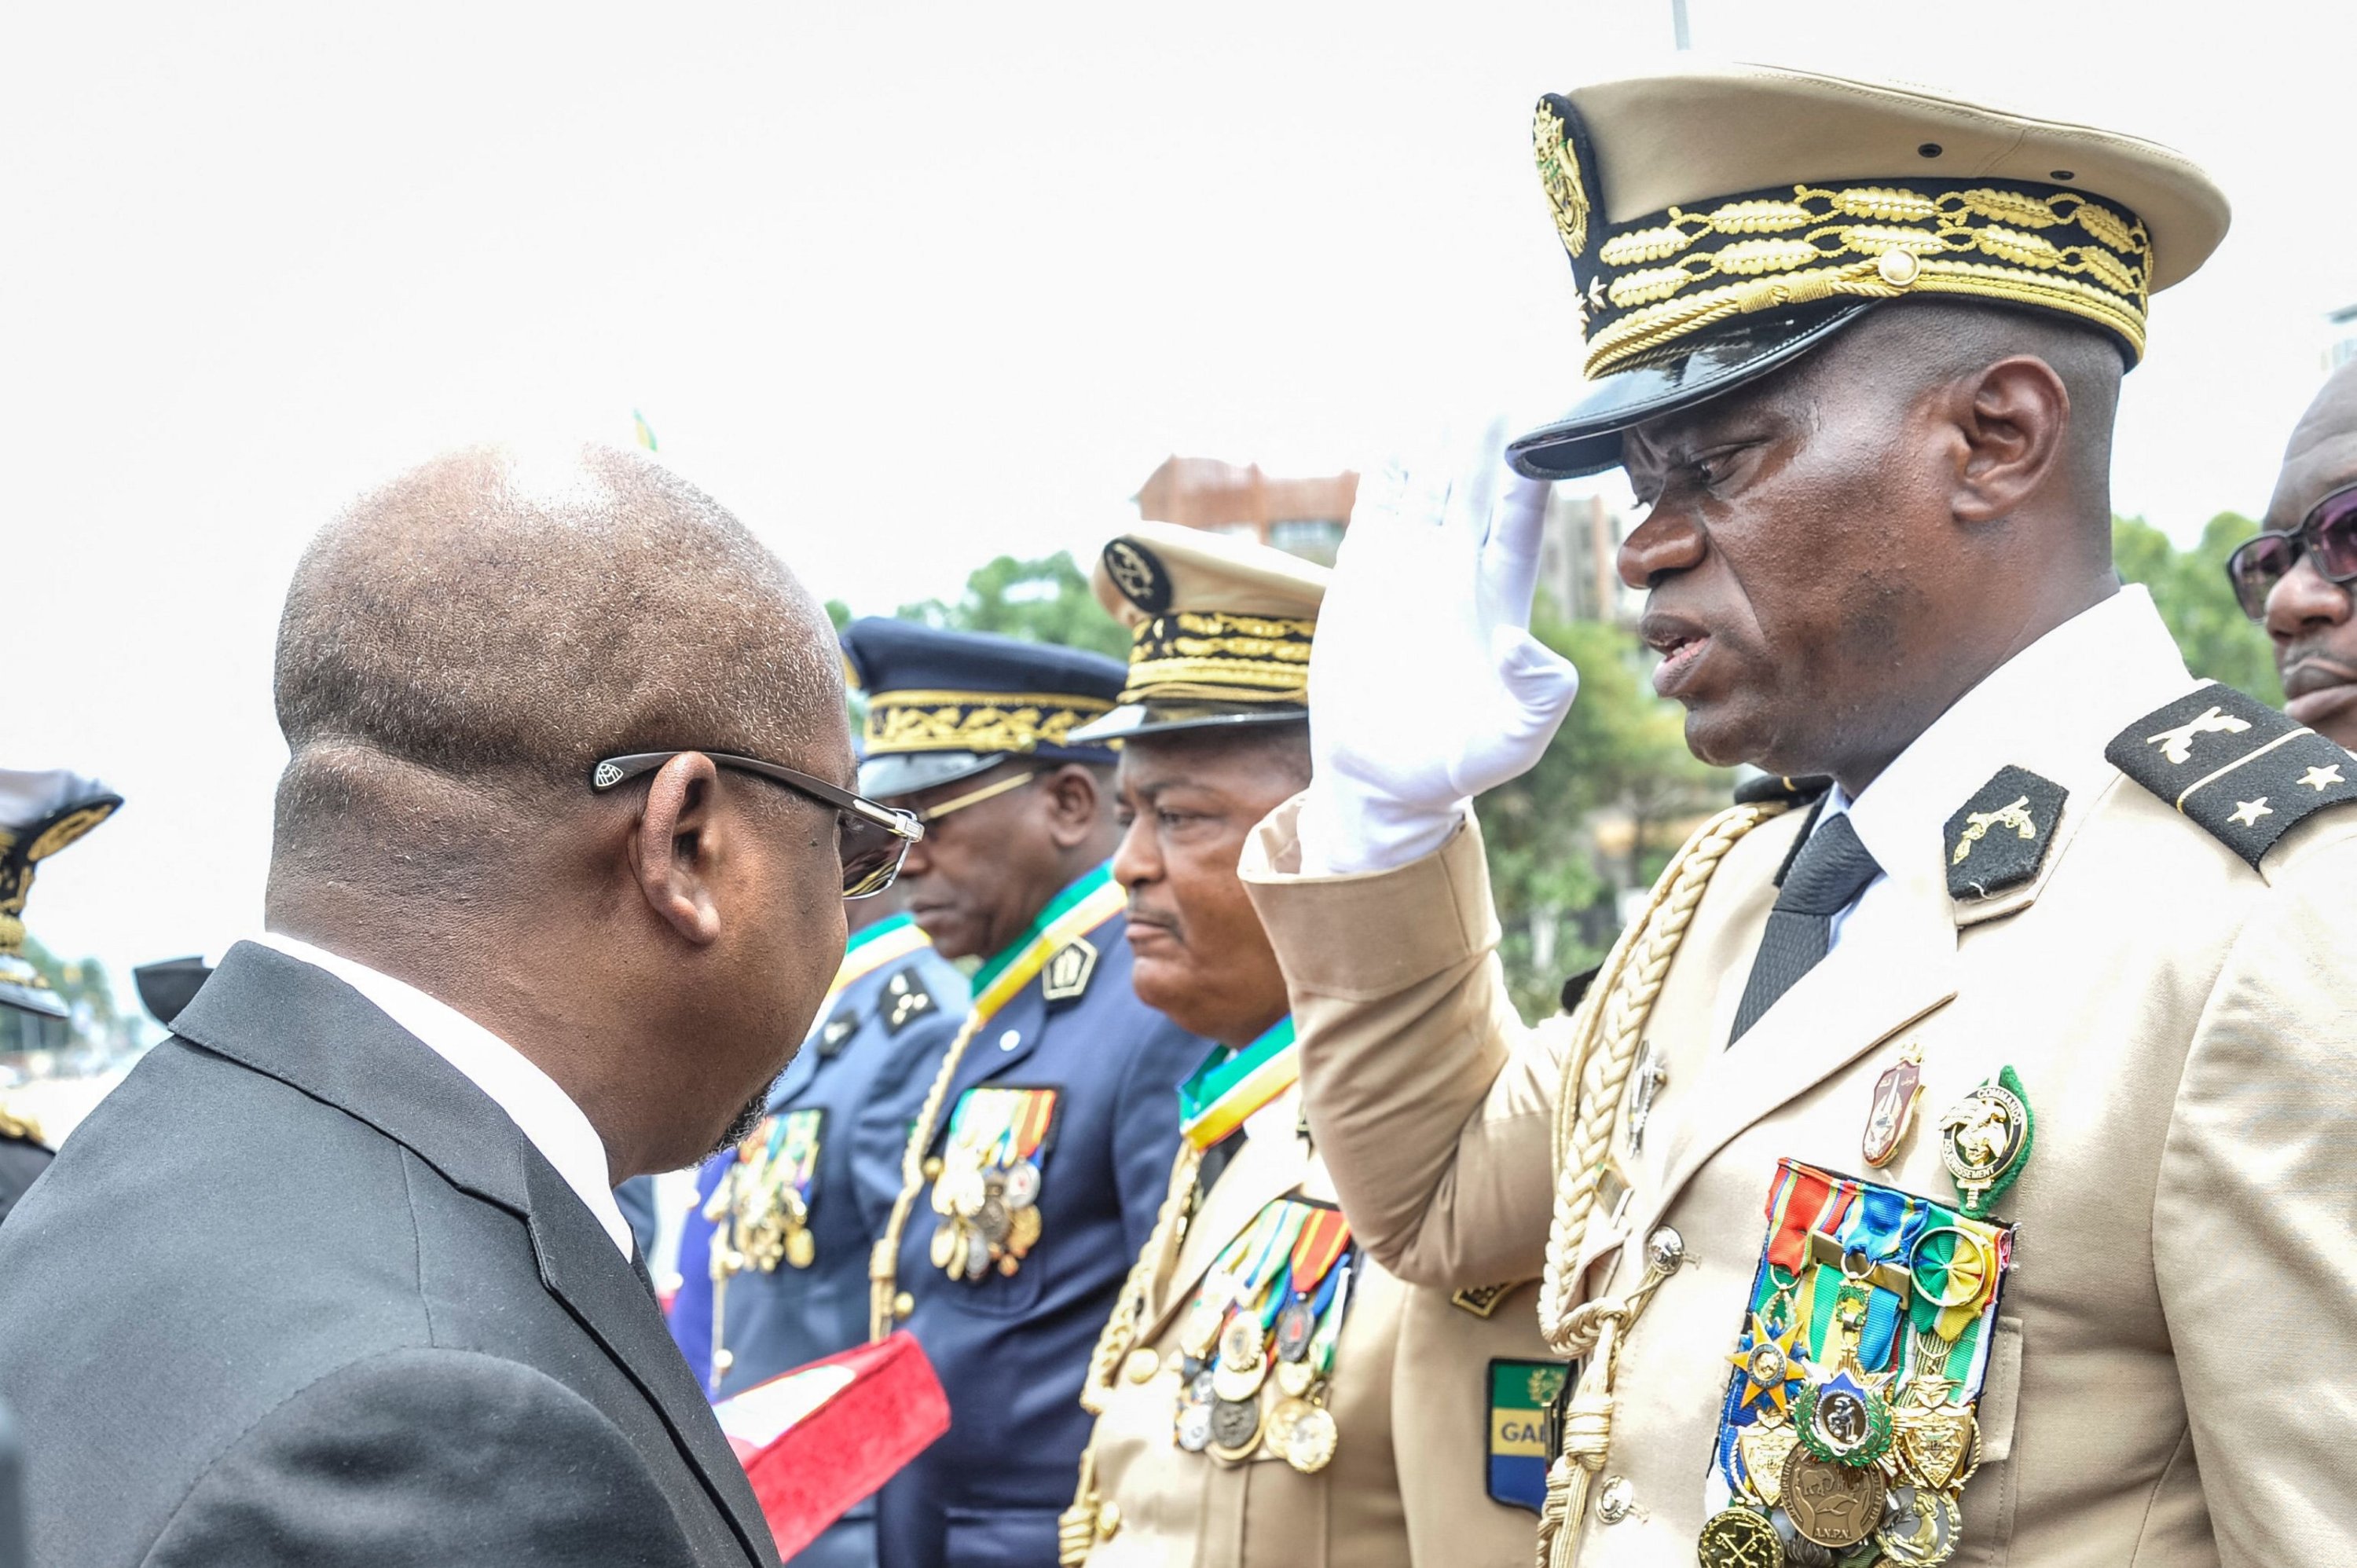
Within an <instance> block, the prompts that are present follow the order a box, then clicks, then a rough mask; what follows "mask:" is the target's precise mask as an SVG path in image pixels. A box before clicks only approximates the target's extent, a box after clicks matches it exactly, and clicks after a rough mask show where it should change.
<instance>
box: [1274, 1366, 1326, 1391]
mask: <svg viewBox="0 0 2357 1568" xmlns="http://www.w3.org/2000/svg"><path fill="white" fill-rule="evenodd" d="M1317 1380H1318V1374H1317V1373H1316V1372H1315V1371H1313V1370H1311V1369H1310V1366H1309V1363H1308V1362H1307V1361H1279V1362H1278V1363H1277V1364H1276V1386H1277V1390H1278V1391H1280V1392H1281V1393H1283V1394H1284V1395H1285V1396H1286V1398H1288V1399H1301V1398H1304V1397H1306V1396H1307V1395H1308V1392H1309V1389H1310V1385H1311V1384H1313V1383H1315V1382H1317Z"/></svg>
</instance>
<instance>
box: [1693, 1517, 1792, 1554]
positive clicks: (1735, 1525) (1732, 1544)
mask: <svg viewBox="0 0 2357 1568" xmlns="http://www.w3.org/2000/svg"><path fill="white" fill-rule="evenodd" d="M1695 1557H1696V1558H1698V1559H1699V1560H1700V1561H1701V1563H1702V1568H1783V1564H1784V1538H1783V1537H1782V1536H1781V1535H1778V1534H1777V1533H1776V1527H1775V1526H1774V1525H1772V1524H1770V1523H1769V1522H1768V1520H1767V1518H1766V1517H1765V1516H1764V1515H1761V1514H1757V1513H1754V1512H1753V1511H1752V1510H1751V1509H1743V1508H1734V1509H1720V1510H1719V1511H1718V1512H1717V1513H1715V1514H1713V1515H1711V1516H1710V1518H1708V1519H1707V1520H1704V1521H1703V1527H1702V1539H1701V1540H1700V1541H1697V1542H1695Z"/></svg>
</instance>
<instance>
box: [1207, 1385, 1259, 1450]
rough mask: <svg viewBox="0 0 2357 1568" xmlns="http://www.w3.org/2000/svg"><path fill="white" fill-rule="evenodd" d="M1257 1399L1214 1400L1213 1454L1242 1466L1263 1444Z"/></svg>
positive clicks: (1212, 1418)
mask: <svg viewBox="0 0 2357 1568" xmlns="http://www.w3.org/2000/svg"><path fill="white" fill-rule="evenodd" d="M1260 1433H1261V1414H1260V1402H1259V1401H1257V1400H1215V1401H1214V1402H1212V1404H1211V1457H1212V1458H1214V1459H1224V1460H1226V1461H1228V1462H1229V1463H1230V1464H1232V1465H1240V1464H1242V1463H1243V1461H1245V1460H1247V1459H1249V1458H1251V1457H1252V1456H1253V1451H1254V1449H1256V1448H1258V1447H1259V1446H1260Z"/></svg>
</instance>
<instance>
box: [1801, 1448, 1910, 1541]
mask: <svg viewBox="0 0 2357 1568" xmlns="http://www.w3.org/2000/svg"><path fill="white" fill-rule="evenodd" d="M1783 1495H1784V1496H1783V1507H1784V1511H1785V1512H1786V1513H1788V1514H1790V1515H1791V1516H1792V1528H1793V1529H1795V1530H1799V1531H1800V1532H1801V1533H1802V1534H1803V1535H1804V1536H1806V1537H1807V1538H1808V1539H1809V1540H1811V1541H1815V1542H1816V1543H1817V1544H1818V1545H1819V1546H1830V1547H1833V1548H1835V1550H1837V1551H1838V1550H1840V1549H1842V1548H1845V1547H1850V1546H1856V1545H1857V1543H1858V1542H1859V1541H1864V1540H1865V1539H1866V1538H1867V1536H1869V1535H1872V1534H1873V1533H1874V1532H1875V1530H1877V1529H1878V1528H1879V1527H1880V1526H1881V1524H1882V1504H1883V1499H1884V1498H1887V1497H1888V1496H1889V1483H1888V1482H1886V1481H1884V1480H1883V1478H1882V1472H1881V1470H1880V1469H1878V1468H1877V1467H1876V1466H1872V1465H1844V1464H1840V1463H1838V1462H1836V1461H1835V1460H1831V1459H1820V1458H1818V1457H1817V1456H1816V1455H1814V1454H1812V1453H1810V1452H1809V1451H1808V1450H1807V1449H1806V1448H1795V1449H1793V1450H1792V1454H1791V1455H1788V1456H1787V1457H1786V1459H1785V1460H1784V1487H1783Z"/></svg>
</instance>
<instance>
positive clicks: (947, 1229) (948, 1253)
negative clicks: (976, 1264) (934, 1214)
mask: <svg viewBox="0 0 2357 1568" xmlns="http://www.w3.org/2000/svg"><path fill="white" fill-rule="evenodd" d="M960 1229H962V1228H961V1227H960V1226H959V1224H958V1222H957V1221H956V1220H954V1219H944V1220H942V1222H941V1223H940V1224H939V1225H936V1226H934V1227H933V1244H932V1250H931V1257H932V1260H933V1267H935V1268H937V1269H947V1270H948V1271H949V1273H950V1277H951V1278H952V1279H955V1278H957V1275H958V1270H957V1266H956V1265H957V1263H958V1262H961V1261H963V1256H964V1253H965V1245H964V1242H963V1240H960V1238H959V1236H958V1231H959V1230H960Z"/></svg>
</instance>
